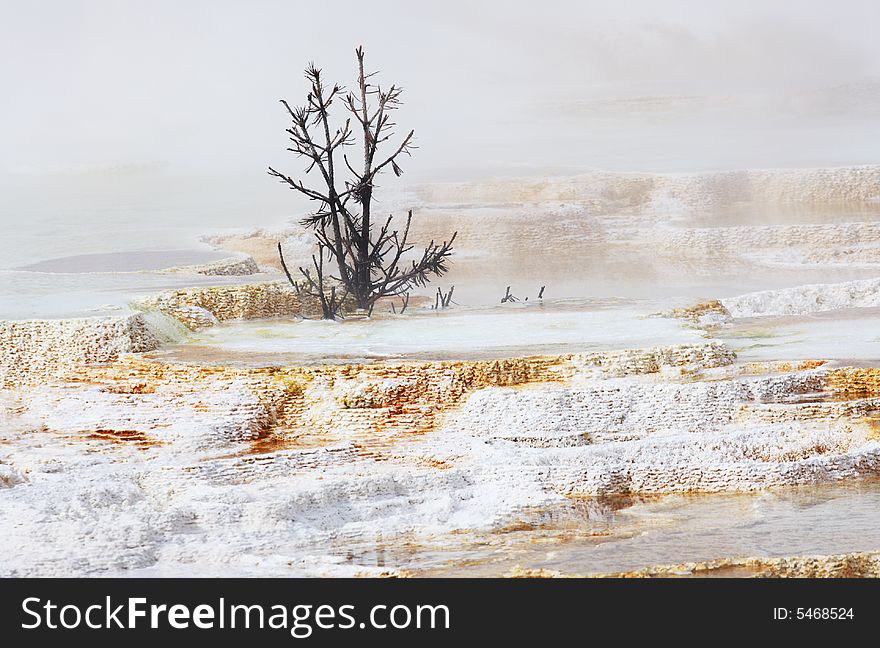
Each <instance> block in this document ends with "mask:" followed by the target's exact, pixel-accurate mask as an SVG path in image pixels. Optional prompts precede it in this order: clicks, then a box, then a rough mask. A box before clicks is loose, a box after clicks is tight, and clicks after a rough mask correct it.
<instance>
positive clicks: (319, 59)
mask: <svg viewBox="0 0 880 648" xmlns="http://www.w3.org/2000/svg"><path fill="white" fill-rule="evenodd" d="M878 24H880V4H878V3H876V2H872V1H871V0H865V1H838V2H834V3H829V2H806V1H802V2H797V3H793V2H767V1H761V2H743V1H742V0H740V1H738V2H696V1H695V2H681V1H670V0H666V1H660V2H658V1H641V2H626V3H622V2H610V1H609V2H584V1H577V2H575V1H569V2H560V1H553V0H547V1H545V2H541V3H535V2H509V1H505V2H500V1H499V2H473V1H471V2H455V1H448V2H444V3H432V4H431V6H424V3H412V2H392V1H382V0H376V1H373V2H349V1H335V2H325V3H321V2H301V1H289V2H281V1H263V2H217V1H211V2H185V3H184V2H169V1H153V2H133V1H130V2H114V1H106V2H87V1H80V2H68V1H57V2H52V1H43V2H34V3H16V2H11V1H9V0H5V1H4V2H3V3H2V9H0V83H2V87H3V88H4V100H3V102H2V104H0V137H2V141H3V143H4V145H3V147H2V149H0V179H2V184H0V189H2V195H3V198H2V203H0V218H2V219H3V221H4V223H12V222H13V221H14V220H15V221H17V222H20V221H21V219H22V216H25V217H27V216H29V215H32V214H39V213H42V212H44V211H47V210H48V211H52V212H53V213H55V212H57V210H58V208H59V207H58V206H59V205H63V206H65V208H71V206H76V208H77V209H79V210H80V211H82V212H89V213H91V212H93V211H94V210H118V209H119V207H120V206H123V207H127V208H132V209H139V208H141V207H143V206H145V205H149V206H150V208H152V209H157V210H163V209H195V210H196V211H198V210H199V209H203V210H204V212H205V213H204V218H205V219H206V220H211V219H213V222H214V223H215V224H225V225H229V224H233V223H238V222H240V221H241V220H242V216H243V214H244V213H247V214H248V215H247V217H246V218H244V220H245V221H248V220H250V221H251V222H262V221H271V220H272V219H277V218H279V217H280V216H282V215H284V214H286V213H287V212H288V211H289V210H290V205H291V204H293V203H292V202H291V201H292V199H293V197H292V196H291V195H290V192H284V191H283V190H282V189H281V188H279V187H277V186H275V185H274V184H273V183H272V181H271V180H270V179H269V178H268V177H267V176H266V175H265V169H266V166H267V165H268V164H270V163H271V164H274V165H280V166H282V167H283V168H286V169H289V170H290V171H291V172H293V171H297V170H298V169H300V168H301V165H300V164H299V163H297V162H296V161H295V160H293V159H290V157H289V156H288V155H287V154H285V152H284V148H285V146H286V139H285V134H284V132H283V129H284V127H285V114H284V111H283V109H282V107H281V106H280V104H279V103H278V99H279V98H282V97H284V98H288V99H290V100H291V101H296V102H299V101H301V100H302V98H303V97H304V95H305V93H306V85H305V82H304V80H303V78H302V73H301V70H302V68H303V67H304V66H305V64H307V63H308V62H309V61H311V60H313V61H315V62H316V63H317V64H318V65H319V66H321V67H323V68H324V69H325V72H326V74H327V75H328V78H330V79H334V80H336V79H338V80H339V81H341V82H343V83H347V84H349V85H351V83H352V82H353V81H354V72H355V59H354V52H353V50H354V48H355V46H356V45H358V44H363V45H364V46H365V48H366V50H367V57H368V58H367V63H368V67H370V68H373V69H378V70H381V76H380V77H379V78H380V80H381V81H383V82H385V83H386V84H387V83H392V82H394V83H397V84H399V85H402V86H403V87H404V88H405V89H406V95H405V100H406V105H405V106H404V107H403V109H402V110H401V111H400V113H399V115H398V118H399V122H400V124H401V127H402V128H403V127H406V128H409V127H412V128H414V129H415V130H416V135H417V140H418V142H417V143H418V145H419V147H420V148H419V149H418V150H417V151H416V152H415V155H414V157H413V159H412V160H411V161H409V163H408V164H407V165H406V166H405V171H406V175H405V176H404V180H408V181H411V182H424V181H435V180H469V179H478V178H481V177H486V176H489V175H518V174H539V173H570V172H576V171H578V170H581V169H585V168H604V169H611V170H638V171H698V170H710V169H725V168H745V167H751V168H755V167H762V168H767V167H779V166H818V165H843V164H855V163H871V162H878V161H880V160H878V154H877V144H878V142H880V41H878V39H877V38H876V26H877V25H878ZM223 210H227V211H229V215H228V217H226V216H224V215H223V213H222V212H223ZM201 217H202V216H198V218H201ZM241 224H242V225H246V224H247V222H243V223H241Z"/></svg>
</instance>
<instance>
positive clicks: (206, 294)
mask: <svg viewBox="0 0 880 648" xmlns="http://www.w3.org/2000/svg"><path fill="white" fill-rule="evenodd" d="M140 306H141V307H143V308H146V309H154V310H158V311H160V312H162V313H165V314H166V315H170V316H171V317H173V318H175V319H177V320H179V321H180V322H182V323H183V324H184V325H185V326H187V327H188V328H190V329H192V330H199V329H203V328H206V327H209V326H212V325H213V324H215V323H216V322H218V321H219V322H224V321H227V320H235V319H259V318H267V317H282V316H283V317H295V316H304V317H320V314H321V306H320V303H319V301H318V299H317V298H316V297H314V296H312V295H307V294H304V293H298V292H296V291H295V290H293V288H292V287H291V286H290V285H289V284H288V283H286V282H280V281H276V282H264V283H254V284H241V285H234V286H211V287H207V288H182V289H179V290H170V291H167V292H164V293H160V294H159V295H156V296H155V297H152V298H150V299H147V300H144V301H142V302H141V303H140Z"/></svg>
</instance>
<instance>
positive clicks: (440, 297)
mask: <svg viewBox="0 0 880 648" xmlns="http://www.w3.org/2000/svg"><path fill="white" fill-rule="evenodd" d="M454 292H455V286H451V287H450V288H449V291H448V292H445V293H444V292H443V291H442V290H441V289H440V288H437V293H436V294H435V295H434V305H433V306H431V310H441V309H443V308H449V305H450V304H451V303H452V293H454Z"/></svg>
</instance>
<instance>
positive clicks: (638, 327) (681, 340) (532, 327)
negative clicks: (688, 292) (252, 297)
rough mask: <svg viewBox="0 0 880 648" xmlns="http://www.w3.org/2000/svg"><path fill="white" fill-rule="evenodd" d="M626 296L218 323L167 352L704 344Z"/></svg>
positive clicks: (453, 353)
mask: <svg viewBox="0 0 880 648" xmlns="http://www.w3.org/2000/svg"><path fill="white" fill-rule="evenodd" d="M655 306H656V305H653V304H645V303H640V302H633V301H628V300H594V301H579V302H561V303H552V304H546V305H539V304H535V305H530V306H524V305H517V304H514V305H512V306H510V307H507V306H504V307H500V306H499V307H494V308H489V309H480V310H477V309H473V310H466V309H456V310H451V311H445V312H444V311H441V312H433V311H430V310H428V311H417V312H413V313H411V314H410V313H407V314H405V315H403V316H390V315H378V316H374V317H373V319H372V320H370V321H365V320H355V319H350V320H345V321H338V322H330V321H321V320H292V319H291V320H283V319H278V320H272V321H271V322H266V321H263V322H235V323H227V324H223V325H220V326H215V327H212V328H210V329H207V330H205V331H202V332H200V333H199V334H198V335H196V336H195V337H194V338H193V340H192V341H191V342H189V343H188V344H183V345H178V346H176V347H173V348H171V349H170V350H169V354H170V355H171V356H172V357H176V358H179V359H185V360H197V359H199V358H204V359H206V360H210V361H217V360H219V359H221V358H222V359H224V360H225V361H229V362H248V363H264V362H297V361H299V362H329V361H333V360H349V361H350V360H352V359H373V358H375V359H379V358H425V359H466V358H485V357H501V356H507V355H511V354H516V353H525V354H527V355H539V354H544V353H546V354H552V353H571V352H580V351H594V350H596V351H598V350H608V349H620V348H636V347H653V346H662V345H671V344H686V343H697V342H704V341H705V340H704V338H703V337H701V335H700V334H699V333H698V332H697V331H694V330H690V329H686V328H683V327H682V326H681V324H680V323H679V322H678V321H675V320H671V319H664V318H657V317H649V315H650V313H652V312H656V307H655Z"/></svg>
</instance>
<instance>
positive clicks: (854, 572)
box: [506, 552, 880, 578]
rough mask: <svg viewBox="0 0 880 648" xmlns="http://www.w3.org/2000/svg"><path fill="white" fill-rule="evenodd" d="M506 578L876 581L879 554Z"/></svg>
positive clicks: (535, 572) (520, 571) (522, 572)
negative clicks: (832, 579) (818, 579)
mask: <svg viewBox="0 0 880 648" xmlns="http://www.w3.org/2000/svg"><path fill="white" fill-rule="evenodd" d="M506 576H507V577H508V578H585V577H599V578H682V577H701V576H715V577H719V576H720V577H748V578H877V577H878V576H880V552H867V553H848V554H836V555H829V556H790V557H783V558H724V559H721V560H711V561H706V562H694V563H684V564H681V565H658V566H655V567H647V568H645V569H639V570H636V571H628V572H615V573H610V574H565V573H563V572H560V571H555V570H550V569H528V568H524V567H522V566H520V565H516V566H515V567H514V568H513V569H511V570H510V571H509V572H508V573H507V574H506Z"/></svg>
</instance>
